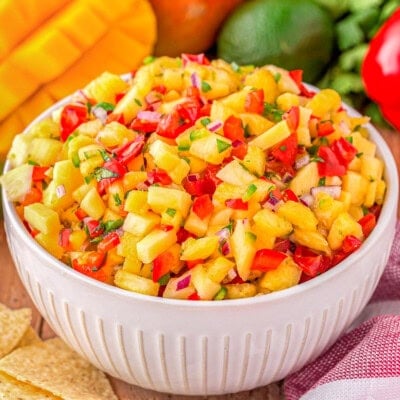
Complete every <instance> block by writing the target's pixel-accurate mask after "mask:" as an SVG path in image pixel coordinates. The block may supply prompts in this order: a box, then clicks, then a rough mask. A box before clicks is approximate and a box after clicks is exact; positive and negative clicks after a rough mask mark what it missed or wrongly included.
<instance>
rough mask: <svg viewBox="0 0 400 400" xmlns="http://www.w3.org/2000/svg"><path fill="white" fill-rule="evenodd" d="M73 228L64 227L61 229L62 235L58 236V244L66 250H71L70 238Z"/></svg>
mask: <svg viewBox="0 0 400 400" xmlns="http://www.w3.org/2000/svg"><path fill="white" fill-rule="evenodd" d="M71 233H72V229H71V228H64V229H61V231H60V235H59V238H58V244H59V245H60V246H61V247H63V248H64V249H66V250H69V238H70V236H71Z"/></svg>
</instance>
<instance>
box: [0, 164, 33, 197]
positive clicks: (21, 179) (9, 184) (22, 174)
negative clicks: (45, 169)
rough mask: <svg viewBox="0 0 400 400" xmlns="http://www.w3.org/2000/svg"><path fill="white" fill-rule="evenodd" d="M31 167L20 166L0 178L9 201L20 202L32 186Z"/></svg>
mask: <svg viewBox="0 0 400 400" xmlns="http://www.w3.org/2000/svg"><path fill="white" fill-rule="evenodd" d="M32 173H33V165H30V164H22V165H20V166H18V167H16V168H14V169H12V170H10V171H8V172H7V173H5V174H4V175H3V176H1V177H0V184H1V185H2V186H3V188H4V190H5V192H6V193H7V198H8V200H10V201H22V200H23V199H24V197H25V195H26V194H27V193H28V192H29V190H30V189H31V185H32Z"/></svg>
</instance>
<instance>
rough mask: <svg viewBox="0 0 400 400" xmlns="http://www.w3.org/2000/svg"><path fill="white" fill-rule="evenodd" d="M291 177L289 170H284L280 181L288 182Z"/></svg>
mask: <svg viewBox="0 0 400 400" xmlns="http://www.w3.org/2000/svg"><path fill="white" fill-rule="evenodd" d="M292 179H293V175H292V174H289V172H286V173H285V175H283V177H282V182H283V183H289V182H290V181H291V180H292Z"/></svg>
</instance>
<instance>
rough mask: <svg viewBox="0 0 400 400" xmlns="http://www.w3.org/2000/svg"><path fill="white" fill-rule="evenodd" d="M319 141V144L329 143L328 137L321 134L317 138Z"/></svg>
mask: <svg viewBox="0 0 400 400" xmlns="http://www.w3.org/2000/svg"><path fill="white" fill-rule="evenodd" d="M319 143H320V144H321V146H326V145H328V144H329V141H328V138H326V137H325V136H321V137H320V138H319Z"/></svg>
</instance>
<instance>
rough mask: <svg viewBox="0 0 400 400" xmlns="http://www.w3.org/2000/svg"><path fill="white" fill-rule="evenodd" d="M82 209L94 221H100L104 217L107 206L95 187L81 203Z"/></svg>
mask: <svg viewBox="0 0 400 400" xmlns="http://www.w3.org/2000/svg"><path fill="white" fill-rule="evenodd" d="M81 208H82V210H83V211H85V212H86V214H87V215H89V216H90V217H92V218H94V219H100V218H101V217H102V216H103V214H104V211H105V210H106V205H105V204H104V201H103V199H102V198H101V196H100V194H99V192H98V191H97V189H96V188H95V187H92V188H90V189H89V191H88V192H87V193H86V195H85V197H84V198H83V199H82V201H81Z"/></svg>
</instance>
